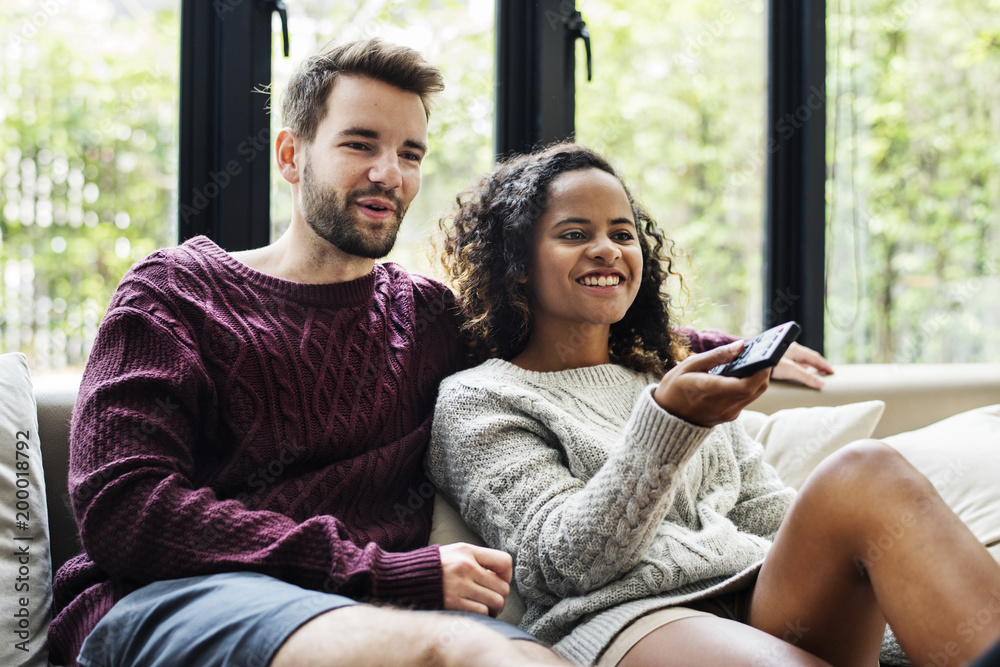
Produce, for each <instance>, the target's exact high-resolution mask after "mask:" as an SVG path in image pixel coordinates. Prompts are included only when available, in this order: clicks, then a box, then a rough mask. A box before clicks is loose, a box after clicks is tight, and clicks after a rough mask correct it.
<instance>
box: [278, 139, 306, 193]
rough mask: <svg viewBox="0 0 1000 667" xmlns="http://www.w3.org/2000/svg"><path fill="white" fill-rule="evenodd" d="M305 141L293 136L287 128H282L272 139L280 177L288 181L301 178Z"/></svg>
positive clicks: (292, 181) (296, 181) (295, 180)
mask: <svg viewBox="0 0 1000 667" xmlns="http://www.w3.org/2000/svg"><path fill="white" fill-rule="evenodd" d="M305 154H306V153H305V142H303V141H302V140H301V139H299V138H298V137H296V136H295V133H294V132H292V131H291V130H290V129H289V128H287V127H285V128H282V130H281V132H278V137H277V139H275V140H274V159H275V161H276V162H277V164H278V171H279V172H280V173H281V177H282V178H284V179H285V180H286V181H288V182H289V183H298V182H299V180H301V178H302V167H303V165H304V162H303V160H304V159H305Z"/></svg>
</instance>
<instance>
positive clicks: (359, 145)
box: [344, 141, 368, 151]
mask: <svg viewBox="0 0 1000 667" xmlns="http://www.w3.org/2000/svg"><path fill="white" fill-rule="evenodd" d="M344 145H345V146H347V147H348V148H353V149H354V150H356V151H364V150H368V146H366V145H364V144H362V143H360V142H357V141H350V142H348V143H346V144H344Z"/></svg>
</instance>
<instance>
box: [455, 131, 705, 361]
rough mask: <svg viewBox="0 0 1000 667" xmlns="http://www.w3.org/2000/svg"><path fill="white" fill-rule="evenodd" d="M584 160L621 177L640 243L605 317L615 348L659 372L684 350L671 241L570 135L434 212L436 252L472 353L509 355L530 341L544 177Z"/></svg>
mask: <svg viewBox="0 0 1000 667" xmlns="http://www.w3.org/2000/svg"><path fill="white" fill-rule="evenodd" d="M580 169H600V170H602V171H605V172H607V173H609V174H611V175H612V176H614V177H615V178H616V179H618V181H619V182H620V183H622V187H623V188H625V194H626V195H627V197H628V201H629V204H631V206H632V213H633V215H634V216H635V220H636V230H637V237H638V240H639V246H640V247H641V249H642V259H643V268H642V281H641V283H640V286H639V292H638V294H637V295H636V298H635V301H634V302H633V304H632V306H631V307H630V308H629V309H628V312H627V313H626V314H625V317H623V318H622V319H621V320H620V321H618V322H616V323H614V324H612V325H611V336H610V341H609V351H610V353H611V358H612V360H613V361H615V362H616V363H620V364H622V365H624V366H628V367H629V368H633V369H635V370H638V371H643V372H653V373H663V372H664V371H665V370H667V369H669V368H671V367H673V365H674V364H675V363H676V362H677V361H679V360H680V359H682V358H683V357H684V356H686V354H687V343H686V341H685V340H683V338H682V337H676V336H674V335H672V334H671V327H670V315H669V311H670V310H671V308H670V299H669V297H668V296H667V294H666V292H665V291H664V284H665V283H666V281H667V279H668V278H669V277H670V276H675V277H677V278H678V280H681V278H680V275H679V274H678V273H677V272H676V271H675V270H674V260H675V253H674V243H673V241H670V240H668V239H666V238H665V237H664V236H663V234H662V232H660V230H659V229H658V227H657V225H656V223H655V222H654V221H653V220H652V218H650V216H649V214H648V213H646V211H645V210H644V209H643V208H642V207H641V206H640V205H639V204H637V203H636V202H635V200H634V199H633V198H632V194H631V193H630V192H629V190H628V188H627V187H626V186H625V184H624V182H623V181H622V179H621V177H620V176H619V175H618V173H617V172H616V171H615V169H614V168H613V167H612V166H611V164H610V163H609V162H608V161H607V160H605V159H604V158H603V157H601V156H600V155H598V154H597V153H595V152H594V151H592V150H590V149H589V148H585V147H583V146H580V145H577V144H572V143H560V144H555V145H552V146H549V147H548V148H545V149H543V150H541V151H538V152H535V153H531V154H528V155H519V156H515V157H512V158H510V159H508V160H506V161H504V162H502V163H500V164H498V165H497V166H496V167H495V168H494V169H493V171H492V172H491V173H489V174H487V175H486V176H483V177H482V178H480V179H479V180H478V181H477V182H476V183H475V184H474V185H473V186H472V187H470V188H469V189H467V190H465V191H464V192H462V193H461V194H459V195H458V197H457V198H456V203H457V210H456V211H454V212H453V214H452V215H451V216H449V217H445V218H442V219H441V221H440V227H441V230H442V232H443V233H444V241H443V247H444V249H443V251H442V252H441V256H440V259H441V262H442V264H444V268H445V270H446V271H447V274H448V279H449V281H450V283H451V285H452V287H453V288H454V289H455V290H456V291H457V292H458V296H459V300H460V303H461V308H462V312H463V316H464V324H463V333H464V334H465V335H466V336H467V337H468V338H469V342H470V349H471V350H472V352H471V354H472V357H473V360H475V361H478V360H482V359H485V358H491V357H500V358H502V359H507V360H510V359H513V358H514V357H516V356H517V355H518V354H519V353H520V352H521V351H522V350H523V349H524V347H525V345H527V343H528V338H529V336H530V333H531V319H532V316H531V295H530V291H529V288H528V285H527V284H526V283H527V278H528V276H529V270H530V268H531V267H530V264H531V256H532V232H533V229H534V226H535V221H536V220H538V218H539V217H541V215H542V214H543V213H544V212H545V209H546V208H547V207H548V198H549V184H551V183H552V181H553V180H555V178H556V177H558V176H559V175H561V174H564V173H566V172H570V171H576V170H580ZM683 286H684V285H683V281H682V280H681V287H682V288H683Z"/></svg>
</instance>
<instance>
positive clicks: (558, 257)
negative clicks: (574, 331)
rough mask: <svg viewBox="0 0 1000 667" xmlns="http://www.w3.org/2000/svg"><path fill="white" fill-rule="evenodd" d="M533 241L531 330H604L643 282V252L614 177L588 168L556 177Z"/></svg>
mask: <svg viewBox="0 0 1000 667" xmlns="http://www.w3.org/2000/svg"><path fill="white" fill-rule="evenodd" d="M533 241H534V248H533V253H532V263H531V270H530V274H529V277H528V287H529V289H530V291H531V295H532V299H533V300H532V313H533V328H536V329H537V328H538V327H545V326H550V325H553V324H555V325H561V326H573V325H576V324H597V325H610V324H612V323H614V322H617V321H618V320H620V319H622V318H623V317H624V316H625V313H626V311H627V310H628V309H629V306H631V305H632V302H633V301H634V300H635V296H636V294H637V293H638V291H639V283H640V281H641V280H642V249H641V248H640V247H639V240H638V232H637V230H636V225H635V218H634V217H633V215H632V207H631V206H630V205H629V202H628V197H627V196H626V194H625V189H624V188H623V187H622V184H621V183H620V182H619V181H618V179H617V178H615V177H614V176H612V175H611V174H609V173H607V172H605V171H601V170H600V169H594V168H591V169H581V170H577V171H570V172H566V173H564V174H561V175H560V176H558V177H557V178H555V179H554V180H553V181H552V183H551V184H550V185H549V205H548V208H547V209H546V211H545V213H544V214H543V215H542V216H541V217H540V218H539V219H538V221H537V222H536V223H535V228H534V230H533Z"/></svg>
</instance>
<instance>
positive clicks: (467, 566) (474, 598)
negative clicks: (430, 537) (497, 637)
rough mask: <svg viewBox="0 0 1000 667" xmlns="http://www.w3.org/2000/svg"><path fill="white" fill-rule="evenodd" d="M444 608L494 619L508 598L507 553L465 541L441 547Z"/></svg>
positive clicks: (509, 563)
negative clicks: (470, 612)
mask: <svg viewBox="0 0 1000 667" xmlns="http://www.w3.org/2000/svg"><path fill="white" fill-rule="evenodd" d="M440 552H441V569H442V571H443V576H442V578H441V582H442V586H443V588H444V608H445V609H451V610H457V611H472V612H476V613H477V614H484V615H489V616H493V617H496V616H497V614H499V613H500V612H501V611H503V606H504V604H506V602H507V596H508V595H510V578H511V575H512V574H513V562H512V560H511V557H510V554H508V553H506V552H504V551H497V550H496V549H488V548H486V547H477V546H475V545H472V544H465V543H464V542H456V543H454V544H443V545H441V547H440Z"/></svg>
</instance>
